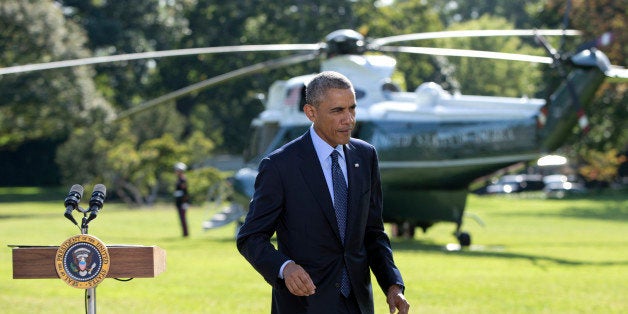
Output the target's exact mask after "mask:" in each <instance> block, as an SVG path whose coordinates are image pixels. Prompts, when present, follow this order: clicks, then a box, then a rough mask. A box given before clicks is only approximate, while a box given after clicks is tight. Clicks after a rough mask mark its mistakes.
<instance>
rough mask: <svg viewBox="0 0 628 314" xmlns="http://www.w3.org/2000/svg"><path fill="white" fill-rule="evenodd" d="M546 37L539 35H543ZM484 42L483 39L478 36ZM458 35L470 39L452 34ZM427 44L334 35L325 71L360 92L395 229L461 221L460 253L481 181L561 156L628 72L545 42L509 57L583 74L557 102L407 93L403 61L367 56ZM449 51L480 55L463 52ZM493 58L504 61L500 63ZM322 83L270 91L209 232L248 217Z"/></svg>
mask: <svg viewBox="0 0 628 314" xmlns="http://www.w3.org/2000/svg"><path fill="white" fill-rule="evenodd" d="M539 33H540V31H537V32H536V33H534V32H532V33H531V34H536V36H540V35H538V34H539ZM478 34H480V33H477V32H474V36H476V35H478ZM522 34H523V33H519V35H522ZM546 34H553V33H552V32H546ZM563 34H566V33H563ZM571 34H576V33H575V32H571ZM430 35H434V34H430ZM443 35H444V34H443ZM450 35H451V36H453V35H458V36H460V35H463V34H462V33H459V34H447V36H450ZM483 35H490V33H489V32H486V33H483ZM421 36H426V35H425V34H422V35H421V34H416V35H408V36H398V37H394V38H393V37H391V38H385V39H380V40H375V41H372V42H371V43H370V45H371V46H370V47H369V44H366V43H365V38H364V37H363V36H362V35H361V34H359V33H357V32H355V31H352V30H338V31H335V32H332V33H330V34H329V35H328V36H327V37H326V43H325V47H326V53H327V56H328V58H327V59H325V60H323V61H322V63H321V71H329V70H331V71H337V72H340V73H342V74H344V75H345V76H347V77H348V78H349V80H351V81H352V83H353V84H354V89H355V94H356V100H357V103H358V104H359V105H358V107H357V109H356V120H357V121H358V122H357V124H356V127H355V129H354V131H353V134H352V136H353V137H356V138H360V139H363V140H366V141H367V142H369V143H371V144H373V145H374V146H375V147H376V148H377V151H378V155H379V159H380V163H379V167H380V172H381V180H382V190H383V195H384V211H383V219H384V221H385V222H389V223H392V224H393V226H395V227H398V226H402V228H405V231H407V232H409V233H410V235H414V229H415V228H417V227H418V228H421V229H423V231H424V232H425V231H427V229H428V228H430V227H431V226H432V225H433V224H435V223H437V222H453V223H455V224H456V229H455V231H454V235H455V236H456V238H457V239H458V241H459V243H460V245H461V246H469V245H470V244H471V236H470V234H469V233H467V232H464V231H462V230H461V226H462V223H463V217H464V210H465V205H466V198H467V194H468V193H469V191H468V187H469V185H470V184H471V182H473V181H474V180H476V179H477V178H478V177H482V176H486V175H488V174H491V173H494V172H495V171H497V170H499V169H502V168H505V167H507V166H510V165H513V164H516V163H519V162H523V161H530V160H534V159H538V158H539V157H541V156H542V155H544V154H545V153H547V152H551V151H553V150H555V149H557V148H558V147H559V146H560V145H561V143H562V142H563V141H564V140H565V138H567V136H568V135H569V133H570V132H571V129H572V128H573V127H574V125H575V124H576V123H580V124H581V125H583V126H584V124H585V123H586V115H584V106H586V104H588V103H590V101H591V100H592V98H593V96H594V93H595V91H596V90H597V88H598V87H599V85H600V84H601V83H602V81H603V80H604V78H605V77H606V76H608V77H612V78H614V79H620V78H623V79H625V78H627V77H628V76H627V75H626V71H625V70H624V69H620V68H616V67H612V66H611V65H610V63H609V62H608V59H607V58H606V57H605V56H604V55H603V53H602V52H601V51H599V50H596V49H587V50H583V51H580V52H578V53H577V54H574V55H572V56H570V57H569V59H567V60H563V59H562V58H563V57H562V56H560V55H558V53H557V52H555V50H554V49H553V48H551V47H550V46H549V44H548V43H547V42H546V41H544V40H543V38H542V37H538V39H539V41H540V42H541V43H542V44H543V45H544V47H545V48H546V50H547V51H548V53H550V55H551V57H548V58H542V57H531V56H525V57H524V56H521V55H517V56H504V55H500V56H499V57H504V58H517V59H513V60H520V61H532V62H544V63H557V62H561V63H568V64H569V65H570V66H571V67H573V69H574V70H573V71H572V72H571V73H570V74H569V75H565V76H564V78H565V81H564V82H563V84H562V85H561V86H560V87H559V88H558V89H557V90H556V91H555V92H554V93H553V94H552V95H551V97H550V101H549V102H548V101H546V100H545V99H534V98H526V97H522V98H514V97H492V96H476V95H461V94H456V95H454V94H451V93H449V92H447V91H445V90H444V89H443V88H442V87H441V86H440V85H438V84H436V83H433V82H427V83H423V84H422V85H420V86H419V87H418V88H417V89H416V90H415V91H413V92H405V91H401V89H400V87H399V86H397V85H395V84H394V83H393V82H392V80H391V75H392V73H393V71H394V70H395V64H396V61H395V59H394V58H392V57H390V56H386V55H366V54H364V52H365V51H367V50H377V49H380V50H383V49H381V48H383V47H381V45H382V44H388V43H391V42H394V41H397V40H399V41H403V40H412V39H416V38H420V37H421ZM385 50H387V51H401V52H410V53H414V52H416V53H427V52H426V51H429V52H434V51H430V49H426V51H419V50H417V49H416V48H413V47H397V46H387V47H385ZM438 53H442V51H439V52H438ZM447 53H451V54H455V55H467V56H477V55H473V53H471V54H469V53H468V52H463V51H447ZM486 56H487V57H491V58H495V57H496V56H497V55H496V54H493V53H491V54H488V55H486ZM561 66H563V65H561ZM314 75H315V74H310V75H303V76H298V77H294V78H291V79H289V80H286V81H277V82H275V83H274V84H273V85H272V86H271V87H270V89H269V93H268V101H267V103H266V107H265V110H264V111H263V112H262V113H261V114H260V115H259V116H258V117H257V118H256V119H254V120H253V121H252V124H251V125H252V129H253V136H252V137H251V143H250V146H249V148H248V150H247V152H246V153H245V156H244V158H245V160H246V161H247V164H248V165H247V166H245V167H244V168H242V169H240V170H239V171H237V172H236V174H235V175H234V176H233V177H232V178H231V184H232V185H233V190H234V192H235V193H234V195H233V196H232V202H233V203H232V205H231V206H229V207H227V208H225V209H224V210H223V211H222V212H220V213H219V214H217V215H216V216H214V217H213V218H212V219H210V220H208V221H206V222H204V224H203V227H204V228H205V229H211V228H216V227H220V226H223V225H225V224H228V223H230V222H232V221H234V220H239V219H241V217H243V216H244V215H245V213H246V207H247V204H248V202H249V201H250V199H251V198H252V197H253V193H254V182H255V178H256V175H257V170H256V167H257V164H258V163H259V162H260V161H261V159H262V158H263V157H264V156H266V155H268V154H269V153H270V152H272V151H273V150H275V149H277V148H279V147H281V146H282V145H283V144H285V143H287V142H289V141H290V140H292V139H294V138H296V137H297V136H299V135H301V134H303V133H304V132H305V131H306V130H307V129H308V128H309V126H310V124H311V122H310V121H309V120H308V119H307V118H306V117H305V114H304V113H303V105H304V104H305V90H306V87H307V84H308V82H309V80H311V79H312V78H313V76H314ZM239 223H241V221H239ZM396 232H399V229H397V231H396Z"/></svg>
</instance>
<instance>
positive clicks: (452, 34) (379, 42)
mask: <svg viewBox="0 0 628 314" xmlns="http://www.w3.org/2000/svg"><path fill="white" fill-rule="evenodd" d="M581 34H582V32H580V31H578V30H573V29H565V30H556V29H513V30H468V31H443V32H427V33H414V34H406V35H398V36H390V37H382V38H377V39H374V40H372V41H371V43H370V47H371V49H375V50H377V49H379V47H381V46H384V45H388V44H391V43H396V42H401V41H411V40H425V39H438V38H460V37H495V36H536V35H542V36H578V35H581Z"/></svg>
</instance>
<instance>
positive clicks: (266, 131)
mask: <svg viewBox="0 0 628 314" xmlns="http://www.w3.org/2000/svg"><path fill="white" fill-rule="evenodd" d="M278 131H279V124H278V123H265V124H263V125H260V126H255V127H253V136H252V137H251V138H250V142H249V145H248V147H247V149H246V150H245V152H244V160H245V161H250V160H252V159H253V158H255V157H258V156H260V155H262V154H263V153H264V152H266V149H267V148H268V146H269V145H270V144H271V143H272V141H273V139H274V138H275V135H276V134H277V132H278Z"/></svg>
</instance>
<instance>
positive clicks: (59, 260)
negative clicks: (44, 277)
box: [55, 234, 110, 289]
mask: <svg viewBox="0 0 628 314" xmlns="http://www.w3.org/2000/svg"><path fill="white" fill-rule="evenodd" d="M109 265H110V259H109V250H108V249H107V246H106V245H105V244H104V243H103V242H102V241H100V240H99V239H98V238H96V237H94V236H91V235H88V234H79V235H75V236H72V237H70V238H68V239H67V240H65V241H64V242H63V243H61V245H60V246H59V249H57V254H56V255H55V269H56V271H57V274H58V275H59V278H61V280H63V281H64V282H65V283H67V284H68V285H69V286H70V287H74V288H78V289H89V288H93V287H95V286H97V285H98V284H100V283H101V282H102V281H103V280H105V278H106V277H107V273H108V272H109Z"/></svg>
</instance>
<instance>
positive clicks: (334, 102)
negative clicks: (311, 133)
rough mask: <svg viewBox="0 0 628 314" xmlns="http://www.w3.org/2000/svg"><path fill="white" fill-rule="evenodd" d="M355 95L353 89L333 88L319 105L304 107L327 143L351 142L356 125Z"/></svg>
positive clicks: (318, 132)
mask: <svg viewBox="0 0 628 314" xmlns="http://www.w3.org/2000/svg"><path fill="white" fill-rule="evenodd" d="M355 107H356V104H355V95H354V93H353V92H352V91H351V89H336V88H332V89H330V90H328V91H327V93H326V95H325V99H324V100H323V102H322V103H321V104H319V106H318V107H315V106H313V105H310V104H307V105H306V106H305V107H304V108H303V109H304V110H305V114H306V115H307V117H308V118H309V119H310V121H312V122H314V130H315V131H316V134H318V136H320V137H321V138H322V139H323V140H324V141H325V142H327V144H329V145H331V146H332V147H336V146H337V145H340V144H343V145H344V144H347V143H349V138H351V131H352V130H353V127H355Z"/></svg>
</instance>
